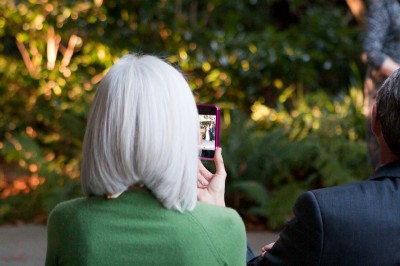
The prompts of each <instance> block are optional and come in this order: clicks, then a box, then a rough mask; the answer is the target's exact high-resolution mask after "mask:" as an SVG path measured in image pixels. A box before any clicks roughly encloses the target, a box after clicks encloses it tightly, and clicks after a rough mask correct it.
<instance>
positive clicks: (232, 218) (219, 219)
mask: <svg viewBox="0 0 400 266" xmlns="http://www.w3.org/2000/svg"><path fill="white" fill-rule="evenodd" d="M192 215H193V216H194V217H195V218H196V219H198V220H199V221H201V222H203V223H204V224H206V225H208V224H210V225H211V226H213V227H221V230H228V231H229V230H232V229H238V230H240V231H241V230H242V229H243V230H244V223H243V220H242V218H241V217H240V215H239V214H238V212H237V211H236V210H234V209H232V208H229V207H221V206H214V205H209V204H205V203H202V202H198V203H197V205H196V208H195V209H194V210H193V212H192Z"/></svg>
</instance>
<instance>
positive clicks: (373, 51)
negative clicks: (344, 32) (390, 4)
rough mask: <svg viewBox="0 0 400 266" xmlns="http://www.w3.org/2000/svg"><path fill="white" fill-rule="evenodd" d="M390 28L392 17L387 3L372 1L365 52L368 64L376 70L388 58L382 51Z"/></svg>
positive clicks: (364, 46) (364, 43)
mask: <svg viewBox="0 0 400 266" xmlns="http://www.w3.org/2000/svg"><path fill="white" fill-rule="evenodd" d="M389 27H390V16H389V14H388V10H387V6H386V1H372V2H371V5H370V7H369V12H368V18H367V31H366V34H365V38H364V42H363V50H364V51H365V52H366V53H367V58H368V63H369V64H371V65H372V66H374V67H375V68H380V67H381V66H382V64H383V61H384V60H385V59H386V58H387V57H388V55H386V54H385V53H383V52H382V51H383V46H384V42H385V38H386V36H387V33H388V31H389Z"/></svg>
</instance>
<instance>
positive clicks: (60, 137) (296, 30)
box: [0, 0, 364, 225]
mask: <svg viewBox="0 0 400 266" xmlns="http://www.w3.org/2000/svg"><path fill="white" fill-rule="evenodd" d="M0 13H1V14H2V17H0V77H1V78H0V199H1V203H0V223H2V222H13V221H16V220H22V221H33V220H34V221H42V222H43V221H45V219H46V215H47V214H48V212H49V210H50V209H51V208H52V207H53V206H54V205H55V204H56V203H57V202H60V201H62V200H65V199H69V198H72V197H76V196H77V195H80V190H79V182H78V181H79V161H80V148H81V143H82V139H83V134H84V128H85V122H86V117H87V113H88V107H89V104H90V102H91V100H92V97H93V93H94V89H95V86H96V84H97V83H98V82H99V80H101V78H102V77H103V75H104V73H106V71H107V69H108V68H109V67H110V66H111V65H112V64H113V62H115V60H117V59H118V58H119V57H120V56H122V55H123V54H126V53H131V52H134V53H150V54H156V55H158V56H161V57H164V58H166V60H168V61H169V62H171V63H173V64H175V65H177V66H178V67H179V68H181V69H182V71H183V72H184V73H185V74H186V75H187V78H188V81H189V83H190V86H191V88H192V89H193V92H194V95H195V97H196V99H197V100H198V101H199V102H202V103H217V104H219V105H220V106H221V107H223V110H224V117H225V122H226V128H225V129H224V134H225V136H224V146H225V149H224V154H225V156H226V162H227V167H228V171H229V173H230V178H231V180H232V183H231V184H230V185H229V188H228V190H229V191H228V192H229V193H228V194H231V195H233V196H232V201H233V203H235V204H234V206H236V207H237V208H238V209H240V210H242V209H243V211H246V212H247V211H248V213H249V214H251V215H261V216H262V217H267V216H268V215H269V214H270V213H272V211H274V213H276V215H275V214H274V215H273V216H274V217H282V216H284V215H287V213H288V212H287V209H288V208H286V207H285V206H284V205H282V210H281V209H280V208H281V205H279V204H276V206H277V207H276V208H274V207H271V206H273V205H274V204H273V203H274V200H277V199H278V197H279V195H282V194H281V193H278V191H279V189H285V190H284V191H289V190H290V191H294V192H291V193H290V195H293V197H294V195H295V194H297V193H299V191H300V188H307V187H308V186H310V187H311V186H317V185H318V183H320V184H322V185H324V183H323V182H322V181H323V180H331V181H332V180H334V178H333V177H330V178H325V177H326V175H327V174H326V173H325V172H324V174H321V173H320V172H322V170H321V171H318V170H315V169H314V168H318V167H320V168H321V169H324V167H325V164H326V163H325V161H322V159H321V158H329V156H336V152H343V151H347V150H346V147H347V146H346V145H347V144H349V142H350V143H353V144H354V145H355V146H356V148H357V147H359V146H358V144H359V143H358V142H357V141H359V140H361V139H362V137H363V134H364V133H363V126H361V125H363V122H362V118H360V116H359V115H355V113H356V112H357V114H358V111H359V110H353V109H352V108H353V107H354V106H353V105H351V104H348V103H347V101H348V98H347V97H346V95H347V92H345V93H343V92H342V90H343V88H347V87H348V84H349V82H351V81H352V80H351V78H352V76H351V75H349V73H351V70H352V69H360V67H359V63H360V62H359V56H358V51H359V46H360V43H359V41H358V37H359V32H360V31H359V29H358V28H357V27H355V26H354V25H352V24H351V22H350V23H349V21H348V19H347V18H348V16H347V8H346V5H345V3H344V2H343V1H324V0H318V1H313V2H312V3H309V2H304V1H298V0H296V1H276V0H268V1H256V0H249V1H231V0H208V1H197V0H193V1H187V0H174V1H160V0H151V1H150V0H149V1H127V0H121V1H118V3H116V2H115V1H101V0H95V1H64V0H53V1H45V0H31V1H4V0H3V1H1V0H0ZM276 14H279V16H276ZM348 62H351V64H349V63H348ZM319 90H324V91H327V92H329V93H330V94H329V95H327V94H319V93H316V95H315V96H313V93H315V92H318V91H319ZM302 94H304V95H305V96H304V97H307V98H304V99H300V100H296V99H295V98H294V95H300V96H301V95H302ZM332 95H335V97H336V95H342V96H341V97H342V98H341V99H337V101H338V102H339V103H340V104H339V105H337V104H335V103H334V102H331V101H330V98H331V97H333V96H332ZM296 97H299V96H296ZM313 97H314V99H313ZM339 98H340V97H339ZM320 101H321V102H322V101H324V104H326V106H323V105H320ZM314 104H315V106H318V108H314ZM231 110H239V111H240V113H242V114H241V115H239V112H232V113H231ZM263 112H267V115H266V116H262V115H263ZM318 112H319V113H318ZM250 115H252V116H253V118H252V119H250V118H249V116H250ZM317 115H318V116H317ZM229 118H232V123H231V124H229ZM324 120H327V121H324ZM254 121H257V122H254ZM332 123H334V125H332ZM331 129H334V130H333V132H332V131H331ZM340 132H341V133H340ZM342 133H343V134H344V136H343V138H342V139H341V140H340V141H342V142H340V141H339V140H338V141H339V143H338V144H335V145H334V146H332V147H331V146H330V144H331V139H334V138H336V137H337V136H339V135H341V134H342ZM339 139H340V138H339ZM313 140H315V141H313ZM316 143H318V145H316ZM345 144H346V145H345ZM349 145H350V144H349ZM360 145H361V144H360ZM260 147H268V148H269V147H270V149H261V148H260ZM356 148H354V151H355V150H356ZM304 151H307V153H309V154H308V155H307V156H308V158H309V159H310V160H311V159H312V158H317V159H318V160H319V162H315V164H314V165H311V166H309V165H308V164H307V166H306V164H305V163H306V161H305V160H304V155H303V153H304ZM354 151H352V152H350V153H345V154H344V155H343V156H341V157H338V159H337V160H338V162H337V164H338V165H339V166H340V167H344V164H348V165H349V167H350V165H353V166H354V167H353V168H354V169H358V164H357V163H358V162H356V161H355V160H356V159H355V158H354V156H355V154H354ZM322 155H324V156H325V157H324V156H322ZM347 157H348V158H347ZM266 159H268V161H267V160H266ZM318 160H317V161H318ZM326 160H329V159H326ZM333 161H334V160H333ZM359 162H362V160H361V159H360V161H359ZM303 168H304V169H303ZM324 171H328V170H324ZM353 171H354V170H353ZM303 172H304V173H303ZM311 173H312V174H313V175H315V177H314V178H313V179H310V178H309V176H311ZM351 174H352V173H351ZM345 176H346V175H341V177H342V178H344V177H345ZM309 179H310V180H309ZM342 181H343V180H338V181H332V182H331V183H330V184H333V183H335V182H337V183H338V182H342ZM291 183H293V184H292V185H290V184H291ZM328 183H329V182H328ZM281 185H282V188H280V187H281ZM285 186H286V188H285ZM290 187H292V189H289V188H290ZM295 188H296V189H295ZM264 190H265V191H267V192H268V194H265V193H263V192H264ZM239 192H240V193H241V194H240V195H244V196H243V197H246V199H245V198H243V200H241V201H240V204H242V203H243V202H244V201H246V202H247V203H246V204H247V205H246V207H245V208H243V205H239V203H238V200H237V199H238V198H239V197H242V196H238V193H239ZM250 196H251V197H250ZM247 197H250V198H249V199H247ZM291 197H292V196H291ZM287 205H289V204H287ZM278 213H282V215H280V214H278ZM271 219H272V218H271ZM277 219H278V218H277ZM279 219H280V220H282V219H281V218H279ZM271 223H272V224H273V225H274V224H278V222H276V223H274V222H272V220H271Z"/></svg>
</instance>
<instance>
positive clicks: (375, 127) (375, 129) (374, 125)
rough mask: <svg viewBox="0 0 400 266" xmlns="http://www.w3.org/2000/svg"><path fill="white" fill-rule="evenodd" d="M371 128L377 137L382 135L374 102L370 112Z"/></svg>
mask: <svg viewBox="0 0 400 266" xmlns="http://www.w3.org/2000/svg"><path fill="white" fill-rule="evenodd" d="M371 120H372V121H371V129H372V132H373V133H374V135H375V136H376V138H377V139H379V137H380V136H381V135H382V129H381V122H380V121H379V116H378V110H377V106H376V103H374V105H373V106H372V113H371Z"/></svg>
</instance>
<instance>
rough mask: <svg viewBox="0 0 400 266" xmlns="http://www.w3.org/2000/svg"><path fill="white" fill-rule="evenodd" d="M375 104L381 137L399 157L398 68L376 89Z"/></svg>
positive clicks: (399, 76)
mask: <svg viewBox="0 0 400 266" xmlns="http://www.w3.org/2000/svg"><path fill="white" fill-rule="evenodd" d="M376 105H377V112H378V117H379V121H380V123H381V128H382V134H383V137H384V139H385V141H386V143H387V144H388V146H389V148H390V150H391V151H392V152H393V153H394V154H395V155H396V156H398V157H400V70H396V71H395V72H393V74H392V75H391V76H390V77H388V78H387V79H386V80H385V82H384V83H383V85H382V86H381V88H380V89H379V91H378V94H377V97H376Z"/></svg>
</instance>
